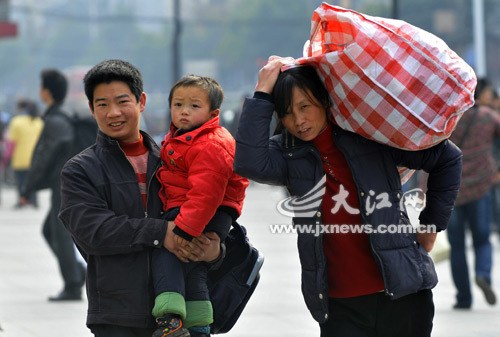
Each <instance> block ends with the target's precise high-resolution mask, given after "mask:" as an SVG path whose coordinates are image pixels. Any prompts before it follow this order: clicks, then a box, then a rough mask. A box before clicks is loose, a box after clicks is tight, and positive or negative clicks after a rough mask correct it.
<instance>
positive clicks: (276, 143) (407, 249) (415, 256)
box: [234, 95, 462, 323]
mask: <svg viewBox="0 0 500 337" xmlns="http://www.w3.org/2000/svg"><path fill="white" fill-rule="evenodd" d="M256 97H259V95H256ZM273 110H274V106H273V104H272V103H271V102H270V101H268V100H266V99H259V98H251V99H247V100H246V102H245V104H244V107H243V112H242V116H241V119H240V126H239V129H238V134H237V136H236V156H235V160H234V168H235V171H236V172H237V173H238V174H240V175H242V176H244V177H247V178H249V179H254V180H256V181H258V182H261V183H266V184H272V185H283V186H286V187H287V188H288V190H289V192H290V194H291V195H292V196H304V195H305V194H306V193H307V192H309V191H311V190H312V189H313V187H314V186H315V185H316V184H317V183H318V182H319V181H320V180H321V178H322V177H323V175H324V172H323V163H322V161H321V158H320V155H319V152H318V150H317V149H316V147H315V146H314V145H312V144H311V143H309V142H304V141H301V140H300V139H298V138H295V137H294V136H292V135H290V134H289V133H288V132H286V131H285V132H283V133H282V134H280V135H278V136H275V137H273V138H271V139H269V124H270V122H271V117H272V113H273ZM333 139H334V142H335V144H336V145H337V147H338V148H339V149H340V150H341V151H342V153H343V154H344V156H345V157H346V160H347V163H348V165H349V167H350V169H351V172H352V175H353V178H354V182H355V184H356V187H357V192H358V198H359V206H360V212H361V217H362V221H363V224H365V225H371V226H373V228H374V229H376V228H377V226H378V225H381V224H385V225H405V226H406V225H407V224H409V219H408V216H407V214H406V212H405V210H404V209H401V208H400V201H401V198H402V196H403V193H402V187H401V179H400V175H399V173H398V170H397V167H398V166H402V167H408V168H411V169H422V170H424V171H426V172H429V180H428V191H427V195H426V196H427V206H426V208H425V209H424V210H423V211H422V212H421V214H420V223H421V224H434V225H436V226H437V229H438V230H443V229H445V228H446V226H447V223H448V220H449V217H450V215H451V211H452V209H453V204H454V201H455V199H456V197H457V193H458V188H459V185H460V174H461V168H462V154H461V151H460V150H459V149H458V147H456V146H455V145H454V144H453V143H451V142H449V141H444V142H441V143H440V144H438V145H436V146H434V147H432V148H430V149H427V150H422V151H414V152H410V151H403V150H399V149H396V148H392V147H388V146H385V145H382V144H379V143H376V142H373V141H370V140H368V139H366V138H363V137H361V136H359V135H357V134H354V133H351V132H347V131H344V130H342V129H340V128H339V127H337V126H334V128H333ZM370 191H374V192H375V194H374V195H380V194H381V193H387V194H388V199H389V202H390V204H391V207H386V208H381V209H377V210H376V211H373V212H370V211H369V210H368V209H367V201H368V205H370V203H373V200H372V201H370V200H367V199H368V198H369V197H370ZM372 198H373V197H372ZM293 220H294V223H295V224H301V225H303V224H316V225H319V224H320V223H321V205H319V206H318V207H317V212H316V213H315V215H314V216H313V217H308V218H305V217H303V218H294V219H293ZM316 234H318V233H316ZM316 234H314V233H313V234H305V233H304V234H299V235H298V250H299V257H300V262H301V266H302V292H303V295H304V299H305V302H306V304H307V306H308V309H309V310H310V312H311V314H312V315H313V317H314V318H315V319H316V320H317V321H318V322H320V323H322V322H325V321H326V320H327V319H328V295H327V294H328V279H327V273H326V262H325V256H324V252H323V246H322V240H323V238H322V235H321V234H320V235H316ZM369 238H370V245H371V250H372V253H373V255H374V257H375V261H376V263H377V266H378V268H379V270H380V272H381V274H382V277H383V279H384V284H385V292H386V294H387V295H389V296H391V298H393V299H396V298H400V297H402V296H405V295H408V294H411V293H415V292H417V291H419V290H423V289H431V288H433V287H434V286H435V285H436V283H437V275H436V271H435V269H434V265H433V262H432V260H431V258H430V256H429V255H428V254H427V252H426V251H425V250H424V249H423V247H421V246H420V245H419V244H418V242H417V239H416V235H415V234H414V233H410V234H406V233H397V234H391V233H377V234H371V235H369Z"/></svg>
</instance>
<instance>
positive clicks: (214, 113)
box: [210, 109, 220, 119]
mask: <svg viewBox="0 0 500 337" xmlns="http://www.w3.org/2000/svg"><path fill="white" fill-rule="evenodd" d="M219 112H220V109H216V110H212V111H210V119H212V118H215V117H217V116H219Z"/></svg>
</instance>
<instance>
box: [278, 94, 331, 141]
mask: <svg viewBox="0 0 500 337" xmlns="http://www.w3.org/2000/svg"><path fill="white" fill-rule="evenodd" d="M289 109H290V110H291V111H288V112H287V114H286V115H285V116H284V117H283V118H281V122H282V123H283V126H284V127H285V128H286V129H287V130H288V132H290V133H291V134H292V135H294V136H295V137H297V138H299V139H302V140H304V141H311V140H313V139H314V138H316V137H317V136H318V135H319V134H320V133H321V131H323V130H324V129H325V128H326V127H327V125H328V119H327V117H326V109H325V108H324V107H323V106H322V105H321V103H320V102H318V100H317V99H316V98H314V96H313V95H312V93H311V92H310V91H309V90H307V92H304V91H303V90H302V89H299V88H293V92H292V105H291V106H290V108H289Z"/></svg>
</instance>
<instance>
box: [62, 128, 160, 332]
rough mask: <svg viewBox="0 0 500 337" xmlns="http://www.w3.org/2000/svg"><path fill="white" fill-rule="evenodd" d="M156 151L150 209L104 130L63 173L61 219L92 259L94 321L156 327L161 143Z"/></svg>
mask: <svg viewBox="0 0 500 337" xmlns="http://www.w3.org/2000/svg"><path fill="white" fill-rule="evenodd" d="M142 135H143V139H144V144H145V146H146V147H147V148H148V150H149V156H148V170H147V194H148V197H147V207H146V209H144V206H143V200H142V196H141V192H140V190H139V185H138V183H137V177H136V174H135V171H134V168H133V167H132V165H131V163H130V162H129V161H128V159H127V157H126V155H125V153H124V152H123V150H122V149H121V148H120V146H119V144H118V142H117V141H116V140H114V139H112V138H110V137H108V136H106V135H105V134H104V133H102V132H101V131H99V133H98V135H97V140H96V144H95V145H93V146H91V147H90V148H88V149H86V150H84V151H83V152H81V153H80V154H78V155H76V156H75V157H73V158H72V159H70V160H69V161H68V162H67V163H66V165H65V166H64V168H63V170H62V173H61V195H62V204H61V212H60V214H59V217H60V219H61V221H62V222H63V223H64V225H65V226H66V229H67V230H68V231H69V233H70V234H71V236H72V238H73V240H74V241H75V243H76V245H77V247H78V250H79V251H80V252H81V254H82V255H83V257H84V259H85V260H86V261H87V297H88V303H89V304H88V305H89V307H88V316H87V325H91V324H113V325H121V326H130V327H139V328H146V327H154V325H155V324H154V319H153V316H152V314H151V310H152V308H153V304H154V292H153V283H152V276H151V275H152V274H151V253H152V251H153V249H157V248H160V247H162V245H163V240H164V238H165V233H166V230H167V223H166V221H165V220H160V219H158V218H159V217H161V214H162V204H161V201H160V198H159V197H158V191H159V189H160V184H159V182H158V181H157V179H156V178H155V173H156V170H157V169H158V168H159V167H160V149H159V147H158V146H157V144H156V143H155V142H154V140H153V139H152V138H151V137H150V136H149V135H148V134H146V133H144V132H142Z"/></svg>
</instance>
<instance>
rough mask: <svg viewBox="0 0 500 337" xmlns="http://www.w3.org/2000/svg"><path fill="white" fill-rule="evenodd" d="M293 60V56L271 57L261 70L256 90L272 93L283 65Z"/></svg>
mask: <svg viewBox="0 0 500 337" xmlns="http://www.w3.org/2000/svg"><path fill="white" fill-rule="evenodd" d="M292 62H293V58H291V57H279V56H271V57H269V62H268V63H267V64H266V65H265V66H264V67H262V68H261V69H260V70H259V79H258V82H257V85H256V86H255V91H262V92H265V93H268V94H270V93H272V92H273V88H274V85H275V84H276V80H277V79H278V76H279V74H280V72H281V67H282V66H284V65H286V64H290V63H292Z"/></svg>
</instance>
